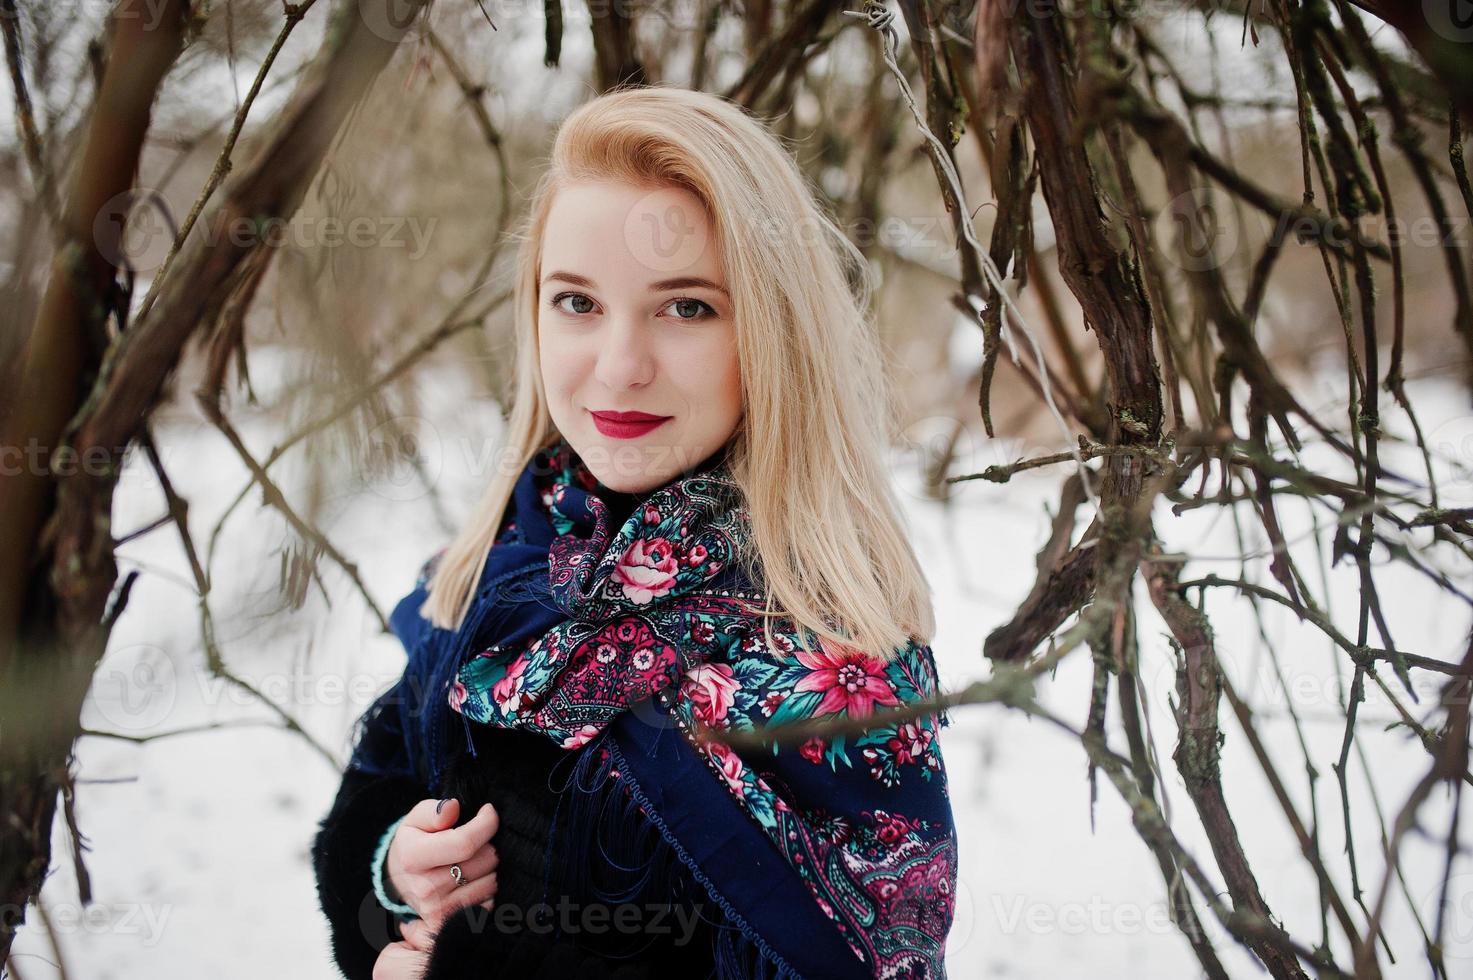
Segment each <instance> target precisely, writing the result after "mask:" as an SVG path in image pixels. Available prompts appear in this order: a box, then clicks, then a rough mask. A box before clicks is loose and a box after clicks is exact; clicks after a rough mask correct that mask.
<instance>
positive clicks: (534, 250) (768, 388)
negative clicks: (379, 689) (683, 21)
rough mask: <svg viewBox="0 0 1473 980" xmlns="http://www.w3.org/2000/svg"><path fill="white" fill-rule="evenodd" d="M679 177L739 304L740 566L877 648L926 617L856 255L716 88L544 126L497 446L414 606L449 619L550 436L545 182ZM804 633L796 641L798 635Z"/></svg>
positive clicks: (846, 641) (816, 621)
mask: <svg viewBox="0 0 1473 980" xmlns="http://www.w3.org/2000/svg"><path fill="white" fill-rule="evenodd" d="M593 180H598V181H615V182H625V183H630V184H634V185H637V186H645V187H650V188H656V187H663V186H675V187H680V188H685V189H687V190H689V191H690V192H692V193H693V194H694V195H695V196H696V197H698V198H699V199H700V200H701V202H702V203H703V204H704V206H705V208H706V211H707V214H708V218H709V220H710V223H711V226H712V233H713V235H714V236H715V238H716V241H717V242H719V246H720V254H721V255H722V256H723V257H724V261H725V272H726V277H727V288H728V289H729V290H730V294H731V300H732V306H733V309H734V313H735V320H736V338H737V354H738V360H739V363H740V372H741V385H742V393H743V399H744V402H743V404H744V406H745V411H744V416H743V419H742V421H741V423H739V426H738V429H737V431H736V433H735V434H734V435H733V437H732V440H731V441H730V444H729V445H730V448H729V455H728V457H727V459H728V465H729V467H730V472H731V475H732V477H733V479H734V480H735V481H736V482H737V484H738V486H739V487H740V488H741V492H742V494H743V496H744V498H745V502H746V505H747V510H748V514H749V518H750V528H751V532H752V533H751V547H752V548H754V549H755V552H756V554H751V555H746V556H743V563H744V565H745V566H746V567H747V568H749V569H752V570H754V571H758V573H759V574H758V575H756V576H753V578H752V581H753V582H754V583H759V582H760V583H761V586H762V588H764V589H765V591H766V596H767V603H768V609H767V611H765V612H762V613H760V614H759V615H762V616H764V617H766V618H765V619H764V635H765V637H766V638H767V641H768V644H769V648H771V649H774V651H776V652H779V653H780V652H781V651H778V650H777V648H776V647H775V646H774V645H773V643H772V636H771V633H770V632H769V628H770V624H771V622H772V619H773V618H778V617H785V618H789V619H791V620H792V622H793V623H794V624H796V625H798V626H800V627H807V628H808V629H810V630H812V631H813V632H814V633H815V634H817V635H818V636H819V637H820V638H822V640H824V641H825V642H829V643H834V644H838V645H840V646H847V647H851V648H855V649H858V650H861V651H863V652H864V653H866V654H868V655H869V656H872V657H874V658H876V659H878V660H881V661H887V660H889V659H890V658H891V657H893V656H894V655H895V653H896V652H897V650H898V649H899V648H901V647H903V646H905V645H906V644H907V643H908V642H909V641H911V640H912V639H914V640H915V641H917V642H920V643H927V642H929V641H930V637H931V635H932V633H933V632H934V630H935V619H934V613H933V610H932V607H931V599H930V588H929V585H928V583H927V581H926V578H925V575H924V573H923V571H922V569H921V566H920V563H919V562H918V561H917V559H916V556H915V553H914V551H913V550H912V548H911V547H910V544H909V542H908V540H907V536H906V533H905V530H904V527H903V522H902V518H901V514H900V508H899V506H898V502H897V500H896V498H895V495H894V492H893V490H892V488H891V485H890V480H889V474H888V472H887V469H886V466H885V455H886V452H887V450H888V446H889V438H890V435H891V432H892V431H893V430H892V424H893V419H894V417H895V414H894V410H895V406H894V399H893V393H892V391H891V388H890V385H889V383H888V380H887V378H886V377H885V372H884V370H883V361H882V357H881V352H880V345H879V341H878V337H877V336H876V332H875V329H874V325H873V322H872V321H871V319H870V317H869V314H868V313H867V312H866V311H867V310H868V309H869V307H870V300H871V296H872V293H873V289H874V284H873V280H872V278H871V272H870V269H869V265H868V263H867V261H866V260H865V258H864V256H863V254H862V253H861V252H860V251H859V250H858V249H857V248H855V246H854V244H853V243H852V242H850V241H849V239H848V238H846V237H845V235H844V233H843V231H842V230H841V229H839V227H838V226H837V225H836V224H835V223H834V222H833V221H832V220H831V219H830V218H829V216H828V215H827V214H826V213H825V211H824V210H823V209H822V208H821V207H820V206H819V205H818V203H817V201H818V198H817V196H816V194H815V193H814V192H813V191H812V190H811V189H810V186H809V183H808V181H807V179H806V178H805V176H804V174H803V172H802V171H801V170H799V169H798V166H797V164H796V162H795V161H794V160H793V158H792V157H791V156H790V155H789V154H788V152H787V151H786V149H785V148H784V146H783V144H782V143H781V142H780V140H779V138H778V137H777V136H776V135H774V134H773V133H772V132H771V131H770V130H769V129H768V128H767V127H766V126H764V125H763V124H762V123H761V122H759V121H758V120H756V119H754V118H753V117H751V116H749V115H748V114H747V113H746V112H745V111H744V110H743V109H742V108H741V107H739V106H737V105H736V104H735V103H732V102H729V101H727V100H725V99H722V98H720V97H718V96H715V95H711V94H709V93H704V92H696V91H690V90H685V89H678V88H673V87H664V86H650V87H639V88H623V89H614V90H611V91H609V92H607V93H605V94H603V95H600V96H598V97H596V98H594V99H592V100H591V101H589V102H586V103H584V104H583V105H582V106H580V107H579V108H578V109H576V110H575V111H574V112H572V113H571V114H570V115H569V116H568V117H567V118H566V119H565V120H564V121H563V122H562V124H561V126H560V127H559V128H558V131H557V136H556V139H555V142H554V144H553V147H552V151H551V160H550V164H549V167H548V169H547V170H546V171H545V172H544V173H543V174H542V176H541V179H540V180H539V182H538V184H537V186H536V188H535V190H534V191H533V194H532V198H531V202H530V206H529V210H528V213H527V215H526V217H525V218H524V220H523V225H522V228H521V229H519V231H518V233H517V237H518V238H519V240H520V247H519V251H518V255H517V280H516V284H515V314H514V316H515V320H516V326H515V329H516V360H515V365H514V372H515V376H514V379H513V385H512V390H513V395H512V406H511V411H510V413H509V418H508V421H507V435H506V444H505V447H504V449H503V455H502V457H501V458H502V460H503V461H504V462H515V463H516V464H517V465H515V466H509V465H502V466H499V467H497V472H496V475H495V476H494V477H493V478H492V480H491V483H490V486H488V487H487V489H486V492H485V494H484V496H483V497H482V498H481V500H480V502H479V504H478V505H477V507H476V510H475V512H474V513H473V514H472V516H471V518H470V520H469V521H468V522H467V523H466V524H465V526H464V527H463V528H462V529H461V530H460V532H459V534H458V535H457V536H456V537H455V539H454V540H453V541H452V542H451V543H450V545H449V547H448V548H447V549H446V551H445V554H444V555H443V556H442V558H441V560H440V561H439V562H438V564H437V567H436V569H435V572H434V574H433V576H432V579H431V581H430V585H429V589H430V597H429V599H428V600H427V602H426V608H427V610H428V612H429V618H430V621H431V622H432V623H434V625H436V626H439V627H441V628H444V629H453V628H456V627H457V626H458V625H459V624H460V623H461V621H462V620H463V619H464V617H465V615H466V613H467V611H468V610H469V608H470V605H471V601H472V599H473V597H474V595H475V587H476V584H477V583H478V582H479V581H480V577H481V573H482V571H483V569H484V568H485V562H486V558H487V553H488V552H489V550H490V548H491V546H492V544H493V543H494V541H495V539H496V535H497V532H498V530H499V528H500V525H501V520H502V516H503V514H504V512H505V509H506V506H507V503H508V500H509V498H510V496H511V493H512V490H513V488H514V487H515V484H516V481H517V478H518V477H519V476H520V473H521V470H522V469H523V468H524V467H525V466H526V464H527V463H529V462H530V461H531V460H532V457H533V455H534V454H535V453H536V452H537V451H538V450H540V449H543V448H545V447H547V446H549V445H551V444H552V443H554V442H555V441H556V440H557V438H558V433H557V430H556V428H555V427H554V425H553V422H552V418H551V416H550V415H549V413H548V409H547V399H546V393H545V390H544V389H543V386H542V378H541V372H540V370H539V368H538V356H537V332H536V331H537V297H538V279H539V276H540V273H541V270H540V268H539V266H540V262H541V253H542V238H543V232H544V229H545V228H546V224H547V217H548V213H549V211H550V210H551V206H552V201H553V198H554V196H555V195H556V193H557V192H558V190H559V189H560V188H562V187H564V186H567V185H568V184H571V183H574V182H580V181H593ZM797 632H798V636H799V643H800V645H801V646H803V647H804V648H805V649H810V648H809V647H808V646H807V642H806V638H805V635H804V631H803V630H802V629H799V630H798V631H797Z"/></svg>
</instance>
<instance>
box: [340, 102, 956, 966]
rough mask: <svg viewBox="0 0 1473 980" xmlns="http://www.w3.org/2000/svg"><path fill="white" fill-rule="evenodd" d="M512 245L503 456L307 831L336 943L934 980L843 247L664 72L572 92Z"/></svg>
mask: <svg viewBox="0 0 1473 980" xmlns="http://www.w3.org/2000/svg"><path fill="white" fill-rule="evenodd" d="M519 239H520V252H519V266H518V273H517V276H518V278H517V283H516V337H517V344H518V347H517V352H516V361H515V378H514V401H513V404H512V406H511V411H510V413H509V419H508V427H507V435H506V447H505V454H506V455H505V459H506V460H507V461H508V463H507V465H505V466H503V467H501V468H500V469H499V470H498V472H497V473H496V474H495V475H494V477H493V478H492V479H490V480H489V482H488V486H487V487H486V489H485V492H484V495H483V497H482V498H481V500H480V501H479V504H478V506H477V507H476V508H475V510H474V512H473V514H472V516H471V517H470V519H469V520H468V521H467V523H466V524H465V526H464V527H463V528H462V530H461V531H460V533H459V534H458V536H457V537H456V538H455V539H454V540H453V541H451V542H450V543H449V544H448V546H446V547H443V548H441V549H440V550H439V551H437V552H436V553H435V554H434V555H433V556H432V557H430V558H429V559H428V560H427V561H426V562H425V563H424V565H423V566H422V567H421V568H420V570H419V575H418V579H417V581H416V583H415V588H414V590H413V591H412V592H411V593H410V594H409V595H407V596H406V597H405V598H404V599H403V600H402V601H401V602H400V603H399V605H398V607H397V608H396V609H395V611H394V615H393V620H392V622H393V626H394V629H395V632H396V633H397V634H398V635H399V637H400V638H401V639H402V640H403V641H404V645H405V648H406V650H407V651H408V653H409V661H408V665H407V667H406V669H405V674H404V677H403V678H402V679H401V680H400V682H399V684H397V685H396V686H395V687H394V688H393V689H391V690H390V691H389V692H387V693H386V694H385V695H384V696H383V697H382V698H381V699H380V700H379V701H378V702H377V703H376V704H375V705H374V706H373V708H371V709H370V710H369V711H368V712H367V713H366V714H365V716H364V718H363V720H362V730H361V734H360V736H359V741H358V747H357V750H356V751H355V754H354V757H353V760H352V763H351V764H350V766H349V769H348V772H347V773H346V774H345V776H344V781H343V787H342V789H341V791H340V793H339V795H338V799H337V801H336V802H335V804H334V807H333V810H332V812H331V813H330V814H329V815H328V817H327V818H326V819H325V820H324V821H323V823H322V827H321V831H320V833H319V835H318V838H317V841H316V844H315V847H314V858H315V861H316V867H317V872H318V882H319V892H320V896H321V900H322V904H323V908H324V910H325V912H326V913H327V915H328V918H329V920H330V923H331V926H332V932H333V944H334V952H335V955H336V957H337V959H338V962H339V964H340V965H341V966H342V967H343V970H344V973H345V974H346V975H348V976H349V977H356V976H362V977H369V976H372V977H373V978H375V980H387V978H400V977H405V978H407V977H413V978H416V980H419V978H421V977H424V978H425V980H440V978H447V977H471V976H475V977H477V978H486V977H497V976H506V977H512V976H515V977H523V978H524V977H571V976H578V977H597V976H609V977H626V978H629V977H644V976H654V975H656V974H657V973H658V974H659V975H661V976H667V975H674V976H678V977H681V978H690V977H705V976H713V977H714V976H720V977H748V976H751V977H808V978H827V977H835V978H848V977H918V978H932V977H943V976H944V975H945V969H944V965H943V957H944V952H945V942H946V936H947V932H948V930H949V928H950V925H951V920H952V913H953V908H954V890H955V885H956V867H957V846H956V834H955V828H954V824H953V820H952V811H951V805H950V801H949V797H948V793H947V782H946V771H945V767H944V765H943V762H942V757H941V751H940V744H939V741H938V735H939V732H940V730H941V728H942V727H943V726H945V725H946V724H948V723H949V719H947V717H946V716H945V714H944V713H943V712H937V711H936V710H935V709H934V708H930V709H928V708H927V706H926V704H925V703H924V702H927V701H930V700H931V699H933V698H935V697H936V696H937V694H938V690H937V676H936V668H935V663H934V660H933V658H932V653H931V649H930V647H929V645H928V644H929V638H930V636H931V634H932V633H933V631H934V622H933V617H932V611H931V604H930V597H929V589H928V586H927V582H926V580H925V577H924V575H923V572H922V569H921V566H920V564H919V562H918V561H917V559H916V556H915V554H914V552H913V551H912V549H911V548H910V546H909V544H908V542H907V540H906V535H905V532H904V528H903V525H902V521H901V518H900V514H899V509H898V506H897V502H896V500H895V498H894V495H893V492H892V490H891V487H890V483H889V479H888V475H887V472H886V469H885V465H884V458H885V448H886V438H887V435H888V433H889V431H890V418H891V416H890V412H891V402H890V399H889V397H888V395H887V388H886V386H885V378H884V375H883V372H882V365H881V361H880V358H879V355H878V348H877V343H876V339H875V336H874V332H873V330H872V326H871V323H870V321H869V319H868V317H867V312H866V311H867V310H868V308H869V300H870V282H869V279H868V269H867V266H866V264H865V262H864V260H863V258H862V256H861V255H860V254H859V253H858V251H857V250H856V249H855V248H854V247H853V245H852V244H851V243H850V242H849V241H847V240H846V239H845V237H844V236H843V234H842V233H841V232H840V231H839V229H838V228H837V227H836V226H835V225H834V224H833V222H832V221H831V220H830V219H829V218H828V217H827V216H826V214H825V213H824V211H823V210H822V208H821V207H820V206H819V204H818V203H817V198H816V196H815V194H814V193H813V191H812V189H811V188H810V187H809V186H808V185H807V183H806V182H805V180H804V178H803V176H802V173H801V171H800V170H799V169H798V168H797V166H796V165H795V163H794V161H793V159H792V158H791V157H790V156H789V154H788V152H787V151H786V149H785V148H784V147H783V146H782V144H781V143H780V142H779V141H778V140H777V139H776V138H775V137H774V135H773V134H772V133H771V132H770V131H769V130H768V129H767V128H766V127H765V126H764V125H763V124H762V123H761V122H759V121H757V120H755V119H753V118H752V117H751V116H749V115H747V114H746V113H745V112H744V111H743V110H742V109H741V108H740V107H738V106H736V105H734V104H732V103H729V102H727V101H724V100H722V99H720V98H718V97H716V96H713V95H708V94H703V93H699V92H691V91H683V90H679V89H674V88H664V87H644V88H630V89H620V90H615V91H612V92H609V93H607V94H604V95H602V96H600V97H598V98H595V99H593V100H591V101H589V102H587V103H586V104H584V105H582V106H581V107H580V108H578V109H577V110H576V111H574V112H573V113H572V114H571V115H569V116H568V117H567V118H566V119H565V120H564V121H563V123H562V124H561V126H560V127H559V129H558V132H557V137H556V141H555V143H554V146H553V148H552V154H551V161H550V165H549V167H548V168H547V170H546V172H545V173H544V175H543V176H542V179H541V181H540V182H539V184H538V185H537V187H536V189H535V191H534V193H533V195H532V199H531V202H530V208H529V211H528V215H527V218H526V225H525V227H524V229H523V230H522V233H521V234H520V236H519ZM917 704H919V705H920V707H919V708H916V709H915V710H912V711H910V712H908V713H907V712H906V711H905V710H904V709H905V708H906V706H908V705H917ZM892 715H893V717H891V716H892ZM457 716H458V717H457ZM872 716H873V717H872ZM862 719H868V720H870V721H872V722H873V727H872V728H870V729H869V730H867V731H862V732H861V731H855V730H854V727H855V726H853V725H851V726H850V730H849V731H847V732H835V731H830V732H828V733H826V734H823V735H814V736H812V737H808V738H806V739H804V740H792V739H787V740H782V739H778V738H773V737H771V736H770V735H764V736H762V738H763V739H764V741H763V742H762V746H761V747H760V748H750V747H733V746H729V745H727V744H725V743H723V742H722V741H721V740H720V736H721V735H722V734H723V733H742V732H750V731H752V730H753V729H758V728H762V727H764V726H781V725H783V724H785V723H790V722H797V721H818V722H828V721H832V722H835V723H838V724H845V723H850V722H854V721H857V720H862ZM774 731H777V729H776V727H774ZM396 933H397V935H396Z"/></svg>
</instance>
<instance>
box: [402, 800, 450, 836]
mask: <svg viewBox="0 0 1473 980" xmlns="http://www.w3.org/2000/svg"><path fill="white" fill-rule="evenodd" d="M459 818H460V801H459V800H457V799H456V798H455V797H453V796H452V797H450V798H449V799H445V800H420V801H419V802H418V803H416V804H415V805H414V809H412V810H410V811H409V813H408V814H407V815H406V816H405V817H404V826H406V827H413V828H414V829H415V830H424V831H438V830H447V829H449V828H451V827H454V826H455V821H456V820H458V819H459Z"/></svg>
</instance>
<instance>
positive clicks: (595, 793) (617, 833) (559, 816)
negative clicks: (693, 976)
mask: <svg viewBox="0 0 1473 980" xmlns="http://www.w3.org/2000/svg"><path fill="white" fill-rule="evenodd" d="M606 732H607V730H606V731H605V734H606ZM602 741H603V736H602V735H601V736H600V737H599V738H597V739H595V740H593V741H592V742H590V743H589V744H588V745H586V746H584V747H583V749H582V750H580V751H579V752H578V753H577V758H576V761H575V762H574V764H573V766H572V769H571V772H570V773H569V775H568V777H567V780H566V783H565V784H564V785H561V786H559V785H552V786H551V787H550V788H551V789H552V790H553V791H554V792H555V793H557V794H558V798H559V799H558V805H557V808H556V810H555V811H554V813H553V818H552V832H551V837H552V840H553V841H554V842H558V844H557V845H556V846H555V847H553V848H549V852H548V859H547V862H546V864H545V865H544V872H543V892H544V894H547V893H548V892H549V889H550V887H551V883H552V881H553V874H552V872H553V867H554V856H553V855H554V853H558V854H560V855H561V861H560V862H559V864H560V867H559V869H558V870H559V878H558V879H557V880H560V881H562V882H563V883H565V885H566V887H567V888H568V890H569V892H570V893H572V894H576V895H586V896H590V897H591V898H592V899H593V900H597V901H600V902H607V903H611V904H620V903H625V902H630V903H634V904H638V905H643V904H645V903H651V902H654V903H665V902H670V903H673V904H682V903H685V902H689V903H690V904H691V905H693V906H695V914H696V915H698V916H700V917H701V919H702V920H703V921H704V922H706V923H708V924H710V925H711V926H712V927H713V930H714V932H715V933H716V940H715V942H714V943H713V946H712V950H711V952H712V955H713V957H714V959H715V963H716V971H715V974H714V976H715V980H801V978H800V977H799V975H798V974H796V973H794V972H792V970H791V969H790V968H788V966H787V964H784V963H778V962H775V961H773V960H772V959H770V958H769V957H768V956H767V955H765V954H764V953H763V951H762V949H761V948H760V947H759V946H758V945H757V943H756V942H754V941H753V939H752V938H751V937H749V936H747V935H746V934H745V933H744V932H743V930H742V929H741V928H740V926H738V925H737V924H736V923H735V922H733V921H732V919H731V916H730V915H729V914H728V907H727V903H726V902H725V901H724V900H722V899H720V898H719V897H718V896H716V895H714V894H709V893H708V890H707V889H706V888H703V887H702V886H701V885H700V884H699V883H697V879H699V880H702V881H704V880H705V875H704V874H702V873H701V872H700V870H699V869H698V868H694V867H687V865H686V859H685V856H684V854H683V853H682V852H681V850H680V849H678V848H675V847H672V846H671V842H670V841H669V840H668V839H667V838H666V835H665V834H664V833H663V832H662V831H661V829H660V827H659V826H657V825H656V824H655V823H654V822H653V821H651V820H650V819H648V817H647V816H646V814H645V813H644V811H643V810H642V809H641V805H640V803H641V801H640V800H639V799H638V798H636V796H635V795H634V794H633V793H631V792H630V791H629V787H628V786H627V785H626V784H625V783H624V781H623V780H622V779H621V778H619V777H618V776H615V775H614V774H613V769H614V766H613V756H612V755H611V754H610V753H608V752H607V751H604V750H603V747H602ZM561 766H562V763H561V762H559V763H558V765H557V766H555V767H554V769H553V773H554V776H553V780H552V781H553V782H554V783H556V782H558V779H557V775H556V774H557V771H558V769H559V768H560V767H561ZM559 827H562V828H564V829H563V830H562V831H561V833H560V832H559ZM618 855H623V856H626V858H629V859H632V860H634V861H635V863H634V864H623V863H620V861H619V860H617V859H616V856H618ZM598 871H602V872H604V875H603V876H600V875H598V874H596V872H598ZM687 871H693V872H695V876H694V877H693V876H692V875H691V874H689V873H685V872H687ZM605 878H613V879H614V880H612V881H610V880H605ZM713 899H714V901H713ZM713 905H714V907H715V909H716V914H715V916H712V915H710V914H709V913H708V910H709V909H711V908H712V907H713Z"/></svg>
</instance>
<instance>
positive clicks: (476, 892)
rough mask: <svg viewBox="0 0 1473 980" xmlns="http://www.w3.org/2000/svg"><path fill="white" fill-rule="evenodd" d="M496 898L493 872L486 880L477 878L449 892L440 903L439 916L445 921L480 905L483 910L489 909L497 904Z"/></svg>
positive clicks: (494, 874) (494, 873)
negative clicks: (457, 913) (451, 916)
mask: <svg viewBox="0 0 1473 980" xmlns="http://www.w3.org/2000/svg"><path fill="white" fill-rule="evenodd" d="M495 898H496V872H494V871H493V872H491V873H490V874H488V875H486V876H485V877H484V878H477V879H476V880H475V881H472V882H469V883H468V884H464V885H461V886H459V887H458V888H456V889H455V890H454V891H451V892H449V893H448V894H446V895H445V896H443V898H442V899H441V901H440V905H439V909H438V916H439V918H440V919H441V920H442V921H443V919H444V918H445V917H446V916H449V915H453V914H454V913H455V912H457V911H458V910H460V909H463V908H469V907H470V906H472V905H479V906H481V908H484V909H489V908H491V907H492V905H494V904H495V902H494V899H495Z"/></svg>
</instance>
